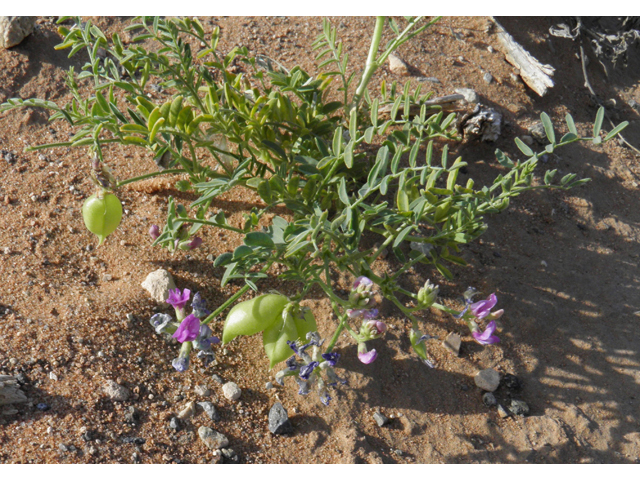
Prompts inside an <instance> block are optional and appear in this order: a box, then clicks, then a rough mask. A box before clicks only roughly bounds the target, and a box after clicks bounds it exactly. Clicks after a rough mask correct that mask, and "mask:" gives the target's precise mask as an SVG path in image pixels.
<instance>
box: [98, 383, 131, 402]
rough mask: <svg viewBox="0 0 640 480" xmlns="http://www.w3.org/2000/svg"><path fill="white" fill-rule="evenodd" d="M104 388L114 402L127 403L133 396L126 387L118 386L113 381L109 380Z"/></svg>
mask: <svg viewBox="0 0 640 480" xmlns="http://www.w3.org/2000/svg"><path fill="white" fill-rule="evenodd" d="M102 388H103V390H104V393H106V394H107V395H108V397H109V398H110V399H111V400H113V401H114V402H126V401H127V400H129V397H130V396H131V392H129V390H128V389H127V388H126V387H123V386H122V385H118V384H117V383H116V382H114V381H113V380H107V381H106V382H105V384H104V386H103V387H102Z"/></svg>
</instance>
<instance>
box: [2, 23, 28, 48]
mask: <svg viewBox="0 0 640 480" xmlns="http://www.w3.org/2000/svg"><path fill="white" fill-rule="evenodd" d="M35 25H36V17H0V47H1V48H11V47H14V46H16V45H18V44H19V43H20V42H21V41H22V40H24V39H25V38H26V37H27V36H28V35H29V34H30V33H31V32H33V28H34V27H35Z"/></svg>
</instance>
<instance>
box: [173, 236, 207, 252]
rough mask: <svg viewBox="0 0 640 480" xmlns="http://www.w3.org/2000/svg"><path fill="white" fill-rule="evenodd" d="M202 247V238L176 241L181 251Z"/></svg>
mask: <svg viewBox="0 0 640 480" xmlns="http://www.w3.org/2000/svg"><path fill="white" fill-rule="evenodd" d="M200 245H202V239H201V238H200V237H193V239H192V240H183V241H179V240H176V248H179V249H180V250H193V249H194V248H198V247H199V246H200Z"/></svg>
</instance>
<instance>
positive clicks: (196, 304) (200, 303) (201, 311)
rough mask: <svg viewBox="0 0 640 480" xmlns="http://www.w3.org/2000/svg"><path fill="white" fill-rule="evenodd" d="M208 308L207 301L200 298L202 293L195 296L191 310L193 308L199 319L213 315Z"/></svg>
mask: <svg viewBox="0 0 640 480" xmlns="http://www.w3.org/2000/svg"><path fill="white" fill-rule="evenodd" d="M206 306H207V301H206V300H204V299H203V298H202V297H201V296H200V292H197V293H196V294H195V295H194V296H193V300H192V301H191V308H193V314H194V315H195V316H196V317H198V318H204V317H206V316H207V315H209V314H210V313H211V312H210V311H209V310H207V308H206Z"/></svg>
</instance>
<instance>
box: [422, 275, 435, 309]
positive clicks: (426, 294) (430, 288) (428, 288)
mask: <svg viewBox="0 0 640 480" xmlns="http://www.w3.org/2000/svg"><path fill="white" fill-rule="evenodd" d="M438 290H439V287H438V286H437V285H434V284H433V283H431V281H429V280H427V281H426V282H425V284H424V287H422V288H421V289H420V290H419V291H418V302H419V304H420V307H422V308H429V307H430V306H431V305H433V303H434V302H435V301H436V299H437V298H438Z"/></svg>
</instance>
